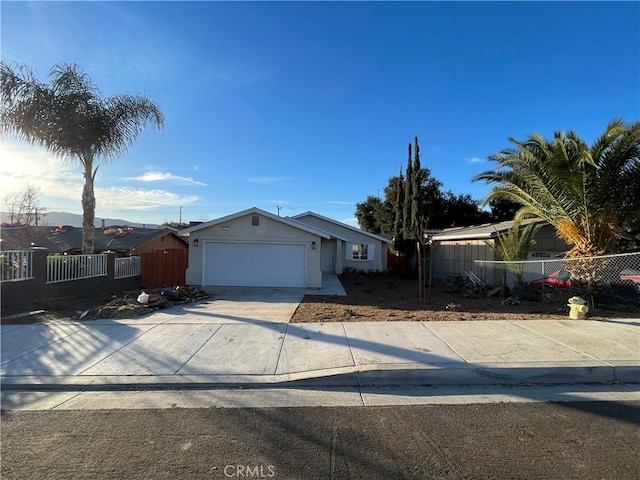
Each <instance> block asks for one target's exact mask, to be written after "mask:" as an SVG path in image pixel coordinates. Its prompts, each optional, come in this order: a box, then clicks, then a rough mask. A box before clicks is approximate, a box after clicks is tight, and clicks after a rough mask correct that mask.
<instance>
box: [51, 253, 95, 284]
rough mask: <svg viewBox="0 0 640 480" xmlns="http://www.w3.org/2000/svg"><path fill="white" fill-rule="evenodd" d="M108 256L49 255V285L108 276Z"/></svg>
mask: <svg viewBox="0 0 640 480" xmlns="http://www.w3.org/2000/svg"><path fill="white" fill-rule="evenodd" d="M107 258H108V255H107V254H97V255H48V256H47V283H56V282H66V281H69V280H79V279H81V278H92V277H102V276H106V275H107Z"/></svg>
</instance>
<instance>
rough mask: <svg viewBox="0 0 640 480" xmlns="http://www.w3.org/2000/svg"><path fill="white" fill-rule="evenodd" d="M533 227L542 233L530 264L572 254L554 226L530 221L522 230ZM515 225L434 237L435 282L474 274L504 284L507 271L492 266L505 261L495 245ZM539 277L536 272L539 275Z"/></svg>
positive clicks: (444, 232) (454, 230)
mask: <svg viewBox="0 0 640 480" xmlns="http://www.w3.org/2000/svg"><path fill="white" fill-rule="evenodd" d="M531 223H535V224H538V225H540V229H539V230H538V232H537V234H536V235H535V237H534V240H535V242H536V243H535V246H534V247H533V249H532V250H531V251H530V252H529V255H528V260H548V261H553V260H554V259H557V258H558V257H560V256H561V255H562V254H563V253H565V252H566V251H567V250H569V248H570V247H569V246H568V245H567V244H566V243H565V242H564V241H563V240H561V239H559V238H558V236H557V235H556V231H555V228H554V227H553V225H551V224H549V223H548V222H545V221H543V220H538V219H526V220H523V221H522V222H521V227H522V228H524V227H525V226H527V225H529V224H531ZM513 225H514V221H513V220H510V221H504V222H498V223H487V224H483V225H477V226H470V227H453V228H447V229H444V230H442V231H441V232H438V233H435V234H433V235H431V236H430V237H429V239H430V240H431V242H432V243H433V249H432V252H433V259H432V261H433V276H434V278H436V279H445V278H447V277H451V276H456V275H465V272H469V271H473V272H474V273H476V274H479V275H480V276H481V277H482V278H483V280H487V281H489V282H492V283H495V284H500V283H501V282H502V275H503V272H504V268H502V266H496V265H495V264H492V263H490V262H493V261H500V260H502V259H501V258H497V257H496V256H495V255H494V253H493V250H492V249H491V245H495V244H496V242H498V241H499V240H498V234H505V233H507V232H508V230H509V229H511V228H512V227H513ZM477 260H484V261H486V262H487V263H482V264H479V263H477ZM532 265H533V264H532ZM558 265H560V262H558ZM532 268H534V267H533V266H532ZM525 273H526V272H525ZM538 273H539V272H535V273H534V272H532V274H536V275H537V274H538Z"/></svg>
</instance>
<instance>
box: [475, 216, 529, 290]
mask: <svg viewBox="0 0 640 480" xmlns="http://www.w3.org/2000/svg"><path fill="white" fill-rule="evenodd" d="M540 227H541V226H540V225H538V224H536V223H535V222H532V223H529V224H528V225H526V226H525V227H524V228H522V220H520V219H518V220H516V221H515V222H514V223H513V225H512V227H511V228H510V229H509V230H508V231H507V232H506V233H500V232H498V231H496V237H497V238H496V241H495V243H489V242H487V245H488V246H489V248H491V250H492V251H493V252H494V253H495V254H497V255H498V256H500V257H501V258H502V260H503V261H505V262H507V268H508V269H509V270H511V272H512V273H513V274H514V275H515V277H516V281H517V284H518V285H522V284H523V283H524V278H523V274H524V268H523V267H524V265H523V263H522V262H524V261H525V260H526V259H527V257H528V256H529V252H530V251H531V249H532V248H533V247H534V246H535V244H536V241H535V236H536V234H537V233H538V230H540Z"/></svg>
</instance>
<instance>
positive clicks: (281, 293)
mask: <svg viewBox="0 0 640 480" xmlns="http://www.w3.org/2000/svg"><path fill="white" fill-rule="evenodd" d="M206 290H207V292H208V293H209V294H211V295H212V296H213V298H212V299H210V300H207V301H204V302H199V303H195V304H193V305H180V306H178V307H176V308H171V309H167V310H162V311H160V312H158V313H156V314H154V315H153V321H154V323H164V324H181V323H289V320H291V317H292V316H293V313H294V312H295V311H296V308H298V305H299V304H300V301H301V300H302V297H304V289H303V288H276V287H273V288H270V287H208V288H206ZM163 317H166V319H164V318H163ZM136 323H140V322H139V321H137V322H136Z"/></svg>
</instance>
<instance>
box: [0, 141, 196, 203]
mask: <svg viewBox="0 0 640 480" xmlns="http://www.w3.org/2000/svg"><path fill="white" fill-rule="evenodd" d="M0 158H1V160H0V177H1V178H2V196H3V197H4V196H5V195H9V194H12V193H16V192H19V191H21V190H23V189H24V188H25V186H26V184H27V183H29V184H31V185H33V186H35V187H37V188H39V189H40V193H41V194H42V198H41V200H42V201H41V203H42V205H43V206H44V207H46V208H47V209H48V210H61V209H62V210H67V211H69V210H72V208H71V207H69V206H70V205H73V206H74V208H73V210H74V211H78V209H80V208H81V196H82V186H83V184H84V178H83V176H82V170H81V169H80V167H79V166H78V165H77V164H73V163H69V162H65V161H63V160H60V159H57V158H55V157H52V155H51V154H49V153H48V152H46V151H45V150H43V149H39V148H36V147H32V146H30V145H27V144H21V143H11V142H3V143H1V144H0ZM160 175H163V174H160ZM178 178H182V177H178ZM99 183H100V176H99V175H98V178H97V179H96V187H95V195H96V207H97V209H100V211H101V215H105V214H106V213H109V214H111V213H113V214H114V215H121V213H120V212H124V211H146V212H149V211H153V210H156V209H157V210H162V209H164V210H166V209H167V208H175V206H176V205H190V204H193V203H195V202H197V201H198V200H200V197H198V196H196V195H183V194H178V193H173V192H170V191H166V190H159V189H152V190H146V189H140V188H130V187H120V186H113V185H111V186H104V187H103V186H101V185H100V184H99Z"/></svg>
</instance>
